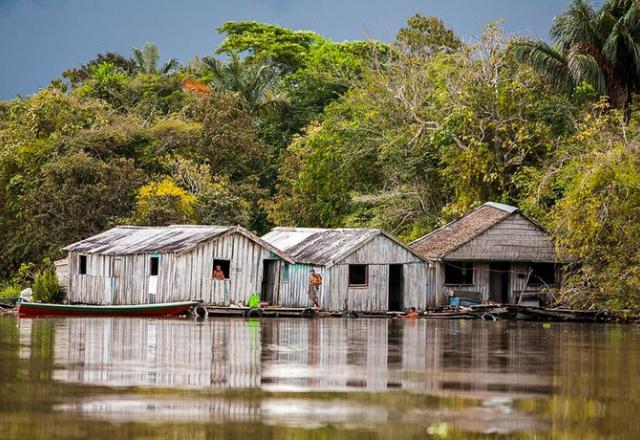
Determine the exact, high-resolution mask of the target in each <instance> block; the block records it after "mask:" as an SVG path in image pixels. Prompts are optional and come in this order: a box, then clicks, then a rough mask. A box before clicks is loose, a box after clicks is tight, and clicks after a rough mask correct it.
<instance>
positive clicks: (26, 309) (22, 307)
mask: <svg viewBox="0 0 640 440" xmlns="http://www.w3.org/2000/svg"><path fill="white" fill-rule="evenodd" d="M199 305H200V302H199V301H182V302H172V303H157V304H139V305H110V306H96V305H74V304H47V303H32V302H20V303H18V314H19V315H21V316H61V315H64V316H136V317H139V316H169V315H180V314H183V313H186V312H188V311H189V310H191V309H192V308H196V307H198V306H199Z"/></svg>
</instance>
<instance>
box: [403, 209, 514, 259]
mask: <svg viewBox="0 0 640 440" xmlns="http://www.w3.org/2000/svg"><path fill="white" fill-rule="evenodd" d="M515 212H518V208H516V207H515V206H510V205H503V204H501V203H493V202H488V203H485V204H484V205H482V206H480V207H479V208H477V209H476V210H474V211H472V212H471V213H469V214H467V215H466V216H464V217H461V218H459V219H457V220H454V221H452V222H451V223H449V224H446V225H444V226H442V227H441V228H438V229H436V230H435V231H433V232H431V233H429V234H427V235H425V236H424V237H422V238H419V239H417V240H416V241H414V242H412V243H410V244H409V247H411V249H413V250H414V251H415V252H417V253H418V254H420V255H421V256H422V257H423V258H426V259H429V260H436V259H440V258H443V257H445V256H446V255H448V254H450V253H451V252H453V251H455V250H456V249H458V248H459V247H460V246H462V245H464V244H465V243H467V242H469V241H471V240H472V239H474V238H475V237H477V236H478V235H480V234H482V233H483V232H484V231H486V230H487V229H489V228H491V227H492V226H494V225H496V224H498V223H500V222H501V221H502V220H504V219H505V218H507V217H509V216H510V215H511V214H513V213H515Z"/></svg>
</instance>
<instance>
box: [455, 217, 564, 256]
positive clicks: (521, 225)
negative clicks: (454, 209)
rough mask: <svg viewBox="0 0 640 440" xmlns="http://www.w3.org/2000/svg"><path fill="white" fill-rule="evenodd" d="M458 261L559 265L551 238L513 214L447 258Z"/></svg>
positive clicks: (524, 219) (535, 226) (523, 218)
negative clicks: (547, 263)
mask: <svg viewBox="0 0 640 440" xmlns="http://www.w3.org/2000/svg"><path fill="white" fill-rule="evenodd" d="M447 259H450V260H451V259H455V260H478V259H482V260H492V261H543V262H553V261H555V247H554V244H553V241H552V240H551V237H550V236H549V235H548V234H547V233H546V232H544V231H543V230H542V229H540V228H539V227H538V226H537V225H535V224H534V223H532V222H531V221H529V220H527V219H526V218H525V217H523V216H522V215H521V214H513V215H511V216H509V217H507V218H506V219H504V220H503V221H502V222H500V223H498V224H497V225H495V226H493V227H492V228H489V229H488V230H487V231H485V232H483V233H482V234H480V235H478V236H477V237H476V238H474V239H473V240H471V241H470V242H468V243H467V244H465V245H463V246H461V247H460V248H458V249H457V250H455V251H453V252H451V253H450V254H449V255H447Z"/></svg>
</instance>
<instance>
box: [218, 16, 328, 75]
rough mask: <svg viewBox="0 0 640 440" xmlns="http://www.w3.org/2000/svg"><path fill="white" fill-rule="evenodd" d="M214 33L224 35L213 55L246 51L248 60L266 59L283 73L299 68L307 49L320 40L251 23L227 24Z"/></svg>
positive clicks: (311, 36)
mask: <svg viewBox="0 0 640 440" xmlns="http://www.w3.org/2000/svg"><path fill="white" fill-rule="evenodd" d="M218 32H220V33H223V34H226V35H227V36H226V37H225V39H224V41H223V42H222V43H221V44H220V47H219V48H218V50H217V53H226V54H231V53H242V52H247V53H248V55H249V56H252V57H257V58H269V59H271V60H273V62H274V63H276V64H277V65H278V67H279V68H280V69H282V70H283V71H285V72H291V71H295V70H297V69H299V68H300V67H302V66H303V65H304V63H305V59H306V56H307V54H308V53H309V49H310V48H311V46H313V45H314V44H316V43H319V42H320V41H322V40H323V39H322V37H320V36H319V35H317V34H315V33H313V32H309V31H292V30H291V29H286V28H283V27H280V26H277V25H274V24H265V23H256V22H255V21H228V22H226V23H224V24H223V25H222V26H220V27H219V28H218Z"/></svg>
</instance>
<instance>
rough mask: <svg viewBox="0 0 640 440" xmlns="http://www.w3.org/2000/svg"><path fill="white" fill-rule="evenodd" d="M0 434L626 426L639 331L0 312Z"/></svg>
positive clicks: (636, 388) (537, 431)
mask: <svg viewBox="0 0 640 440" xmlns="http://www.w3.org/2000/svg"><path fill="white" fill-rule="evenodd" d="M0 389H1V392H0V438H3V439H7V438H19V439H35V438H47V439H51V438H65V439H67V438H69V439H70V438H93V439H101V438H105V439H110V440H116V439H120V438H141V439H142V438H144V439H152V438H163V439H164V438H169V439H171V438H189V439H209V438H230V439H249V438H256V439H280V438H285V439H302V438H313V439H326V438H339V439H360V438H362V439H364V438H367V439H369V438H394V439H400V438H420V439H422V438H429V437H432V438H485V437H487V436H498V437H499V436H504V437H517V438H569V439H573V438H575V439H581V440H584V439H591V438H631V439H637V438H640V328H638V327H637V326H631V325H627V326H623V325H587V324H552V325H550V326H549V324H546V325H543V324H542V323H533V322H531V323H528V322H504V321H503V322H500V321H498V322H486V321H462V320H459V321H457V320H420V321H404V320H386V319H338V318H335V319H277V318H275V319H262V320H259V319H257V320H244V319H234V318H231V319H219V318H213V319H212V318H209V319H207V320H201V321H196V320H193V319H133V318H128V319H127V318H69V319H17V318H16V317H14V316H0Z"/></svg>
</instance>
